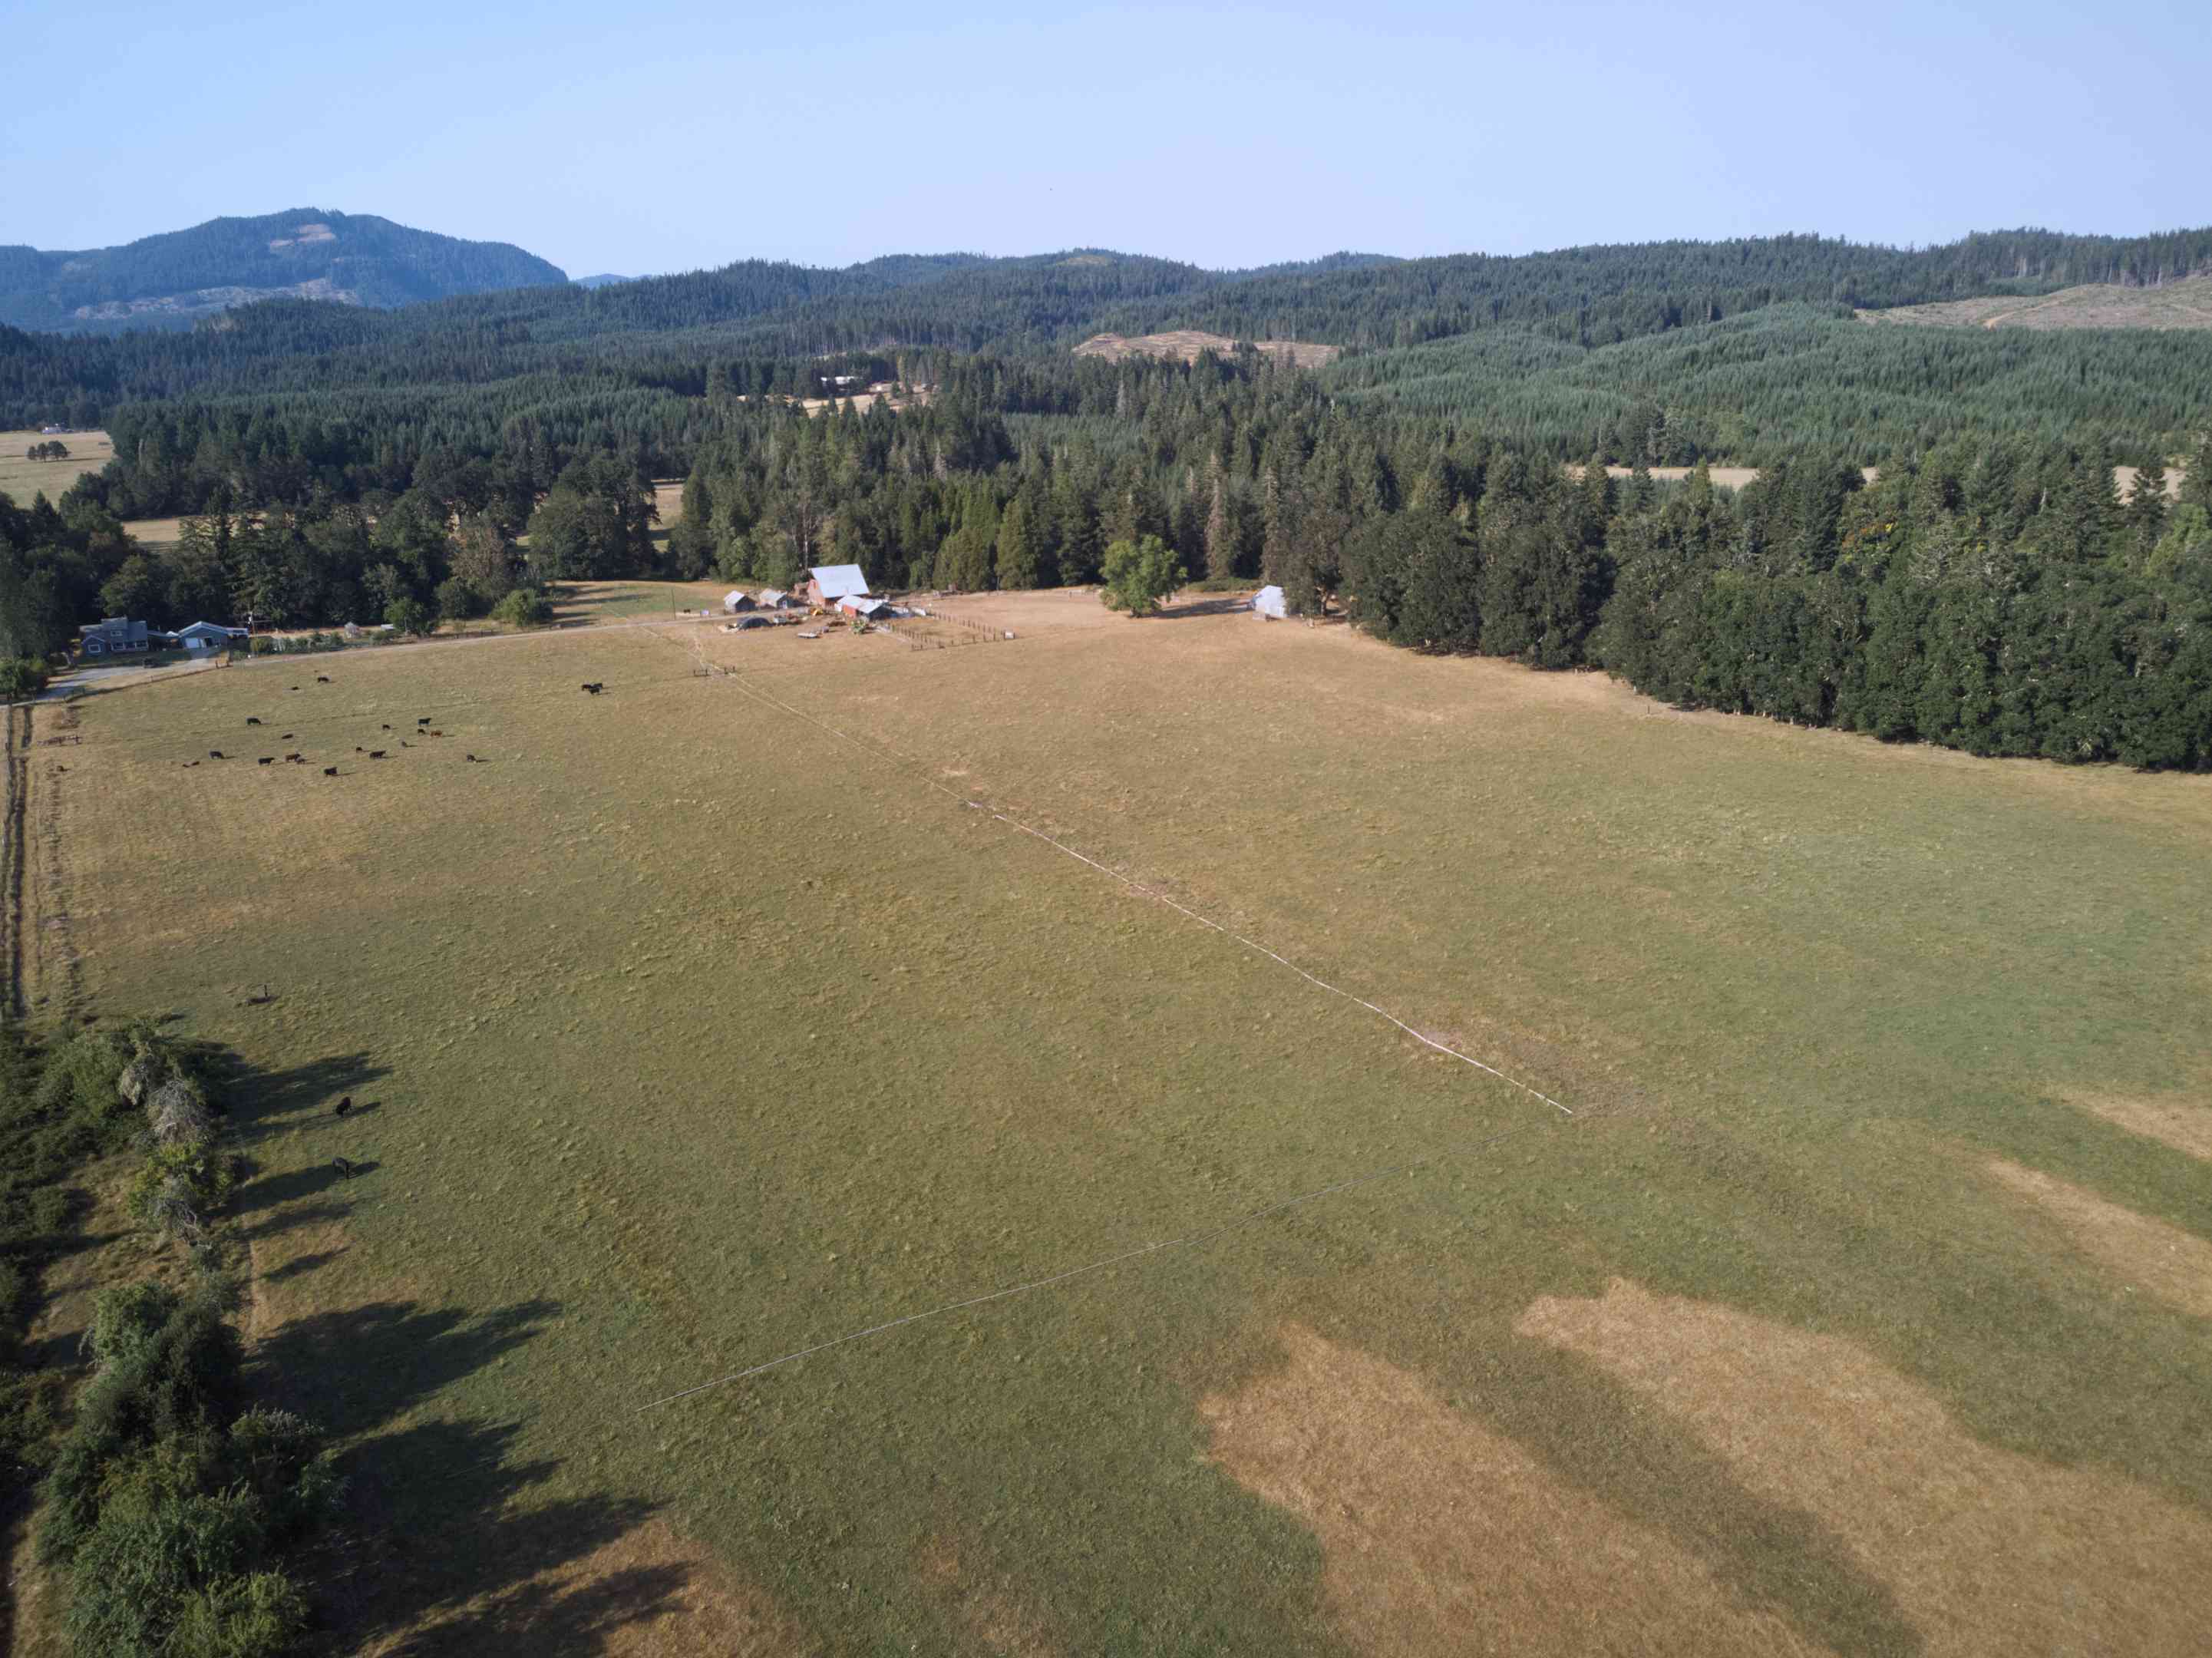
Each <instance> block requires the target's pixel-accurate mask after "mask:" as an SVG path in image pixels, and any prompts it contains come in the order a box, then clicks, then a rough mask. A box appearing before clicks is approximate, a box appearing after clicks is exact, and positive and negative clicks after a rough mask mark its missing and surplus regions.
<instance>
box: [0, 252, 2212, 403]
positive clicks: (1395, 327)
mask: <svg viewBox="0 0 2212 1658" xmlns="http://www.w3.org/2000/svg"><path fill="white" fill-rule="evenodd" d="M2208 267H2212V230H2199V231H2185V232H2176V233H2172V234H2166V235H2160V236H2149V237H2138V238H2131V239H2121V238H2108V237H2075V236H2063V235H2057V234H2052V233H2049V232H2043V231H2016V232H2006V233H2002V234H1994V235H1980V236H1972V237H1968V238H1966V240H1963V241H1960V242H1957V243H1954V244H1951V245H1949V246H1945V247H1939V248H1926V249H1898V248H1886V247H1877V246H1860V245H1857V244H1853V243H1849V242H1842V241H1835V240H1828V239H1825V238H1821V237H1817V236H1779V237H1761V238H1748V239H1744V240H1736V241H1728V242H1662V243H1650V244H1646V245H1642V246H1615V247H1587V248H1571V249H1567V250H1565V251H1562V252H1553V253H1541V254H1533V255H1528V256H1523V257H1521V258H1488V257H1486V256H1483V255H1480V254H1463V255H1453V256H1449V257H1446V258H1429V259H1407V260H1383V259H1375V258H1340V259H1331V260H1322V261H1317V262H1314V263H1312V264H1304V265H1295V266H1286V267H1274V268H1270V269H1268V270H1261V271H1250V272H1221V271H1207V270H1200V269H1199V268H1198V267H1196V266H1193V265H1188V264H1178V263H1176V262H1175V261H1172V260H1165V259H1151V258H1136V257H1132V256H1129V255H1126V254H1118V253H1108V252H1094V251H1082V252H1072V253H1059V254H1049V255H1042V256H1037V257H1033V258H1012V259H981V258H976V257H975V256H972V255H945V256H930V257H900V258H890V259H879V260H873V261H871V262H869V263H867V264H860V265H854V266H852V267H850V268H848V269H847V270H811V269H808V268H806V267H804V266H798V265H791V264H775V263H770V262H765V261H748V262H744V263H742V264H734V265H731V266H728V267H726V268H725V269H723V270H715V271H704V272H696V273H692V274H690V275H686V276H665V277H655V278H653V279H650V280H647V281H643V282H624V283H621V284H618V285H617V286H614V287H611V288H601V289H596V290H588V291H587V290H585V289H580V288H559V287H549V288H520V289H513V290H509V291H507V292H505V293H501V294H494V295H472V296H468V297H465V298H459V299H453V300H447V301H437V302H435V303H431V304H426V305H420V306H413V307H407V308H405V309H404V310H400V311H396V312H388V313H380V312H368V311H360V310H353V309H350V308H348V307H336V306H327V305H313V304H310V303H307V302H305V301H276V302H270V303H267V304H263V305H254V306H247V307H240V309H238V310H236V311H234V312H231V313H228V314H226V315H225V316H223V317H222V318H221V319H216V321H214V322H211V323H207V324H204V325H201V326H199V327H198V328H196V329H195V330H193V331H191V332H190V333H188V334H173V333H155V332H134V333H131V334H126V335H122V336H118V337H109V338H70V339H64V338H55V337H33V336H30V335H27V334H23V333H21V332H19V331H15V330H0V422H10V423H15V424H22V425H28V424H33V423H37V422H39V421H42V420H53V419H60V420H66V421H68V422H70V423H72V424H79V425H90V424H95V423H98V422H100V421H101V420H103V419H105V418H106V416H107V415H108V413H109V411H111V410H113V409H114V408H115V407H117V406H118V405H119V404H122V403H125V402H128V401H133V400H162V399H173V398H184V397H189V396H221V395H230V394H240V393H252V394H267V393H271V392H320V391H335V390H345V389H350V388H363V389H366V388H381V389H390V388H396V387H417V388H422V387H429V386H458V385H483V384H486V383H489V382H491V381H495V380H512V379H514V378H517V377H521V376H532V375H535V376H554V377H562V378H572V377H575V376H579V375H588V374H616V375H618V376H632V375H635V376H636V378H635V379H632V380H630V383H632V384H646V383H653V382H652V377H653V374H654V373H655V372H656V367H655V366H656V364H659V365H663V366H665V365H666V364H668V363H669V362H671V361H679V360H680V361H690V362H694V363H697V362H701V361H704V360H706V359H708V358H709V357H712V356H715V355H726V356H734V357H752V358H773V359H779V360H793V361H803V360H808V359H812V358H815V357H819V356H823V355H839V354H844V353H852V352H863V353H866V352H874V353H878V354H884V353H896V352H898V351H926V350H935V351H940V352H943V351H951V352H972V351H979V350H984V349H989V350H993V351H995V352H999V353H1001V354H1010V355H1022V354H1028V353H1038V354H1047V353H1058V352H1060V351H1064V350H1065V349H1066V348H1067V347H1068V346H1069V345H1071V344H1073V343H1074V342H1075V341H1077V340H1079V339H1080V338H1082V337H1084V336H1085V335H1087V334H1091V333H1096V332H1098V331H1102V330H1111V331H1116V332H1123V333H1146V332H1150V331H1155V330H1158V329H1161V328H1173V327H1192V326H1196V327H1203V328H1209V329H1212V330H1215V331H1219V332H1222V333H1225V334H1228V335H1230V336H1231V337H1241V338H1250V337H1259V338H1267V337H1275V338H1300V339H1309V340H1317V341H1323V342H1328V343H1336V344H1340V345H1347V346H1363V347H1394V346H1405V345H1411V344H1416V343H1421V342H1424V341H1428V340H1433V339H1437V338H1441V337H1447V336H1452V335H1460V334H1466V333H1469V332H1473V331H1480V330H1485V329H1490V328H1496V327H1501V326H1516V325H1517V326H1521V327H1526V328H1529V329H1532V330H1534V331H1538V332H1541V333H1543V334H1545V335H1547V337H1557V338H1561V339H1566V340H1571V341H1573V342H1575V343H1577V344H1581V345H1583V346H1588V347H1597V346H1602V345H1607V344H1611V343H1617V342H1619V341H1621V340H1624V339H1631V338H1635V337H1640V336H1643V335H1646V334H1651V333H1660V332H1665V331H1670V330H1673V329H1677V328H1684V327H1691V326H1695V325H1701V324H1705V323H1711V322H1714V321H1718V320H1721V319H1726V318H1730V317H1735V316H1738V315H1741V314H1742V313H1745V312H1747V311H1753V310H1757V309H1759V308H1762V307H1767V306H1771V305H1775V304H1778V303H1782V302H1784V301H1808V302H1812V303H1816V304H1820V305H1825V306H1832V307H1833V306H1890V305H1902V304H1910V303H1919V302H1924V301H1934V300H1942V299H1956V298H1965V297H1969V296H1972V295H1981V294H1988V293H1993V292H2021V293H2040V292H2047V291H2050V290H2051V289H2053V288H2059V287H2063V286H2066V285H2068V284H2069V283H2075V282H2100V281H2113V282H2148V281H2157V280H2163V279H2166V278H2167V277H2171V276H2180V275H2184V274H2186V273H2187V272H2189V271H2191V270H2203V269H2205V268H2208Z"/></svg>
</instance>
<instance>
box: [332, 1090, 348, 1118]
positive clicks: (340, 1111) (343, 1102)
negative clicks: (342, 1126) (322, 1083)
mask: <svg viewBox="0 0 2212 1658" xmlns="http://www.w3.org/2000/svg"><path fill="white" fill-rule="evenodd" d="M352 1109H353V1096H352V1095H350V1094H347V1095H344V1096H341V1097H340V1099H339V1101H338V1104H337V1110H335V1111H333V1112H331V1115H332V1116H334V1117H343V1115H345V1114H346V1113H347V1112H349V1111H350V1110H352Z"/></svg>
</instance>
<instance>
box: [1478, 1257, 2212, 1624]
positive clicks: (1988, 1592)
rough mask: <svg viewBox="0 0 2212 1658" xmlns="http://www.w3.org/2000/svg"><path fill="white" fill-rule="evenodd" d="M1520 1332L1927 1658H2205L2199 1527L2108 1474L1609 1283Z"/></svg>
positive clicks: (1918, 1393)
mask: <svg viewBox="0 0 2212 1658" xmlns="http://www.w3.org/2000/svg"><path fill="white" fill-rule="evenodd" d="M1517 1328H1518V1330H1519V1332H1520V1333H1522V1334H1523V1335H1526V1336H1532V1337H1534V1338H1535V1339H1539V1340H1542V1341H1547V1342H1550V1343H1551V1344H1553V1345H1555V1346H1559V1347H1563V1348H1565V1349H1567V1350H1568V1351H1572V1352H1576V1353H1579V1354H1581V1355H1583V1357H1586V1358H1588V1359H1589V1360H1591V1361H1592V1362H1594V1363H1597V1364H1599V1365H1601V1366H1602V1367H1603V1368H1604V1369H1605V1370H1608V1371H1610V1372H1612V1373H1613V1375H1614V1376H1617V1377H1619V1378H1620V1380H1621V1381H1622V1382H1625V1383H1626V1384H1627V1385H1628V1386H1629V1387H1630V1388H1632V1389H1633V1390H1635V1391H1636V1392H1638V1393H1639V1394H1643V1395H1644V1396H1645V1397H1646V1398H1648V1399H1650V1400H1652V1401H1653V1402H1655V1403H1656V1404H1657V1405H1658V1406H1660V1407H1661V1408H1662V1409H1663V1410H1665V1411H1667V1412H1668V1413H1669V1414H1670V1415H1672V1416H1674V1417H1675V1418H1678V1419H1679V1420H1680V1421H1681V1422H1682V1423H1683V1424H1686V1426H1687V1427H1688V1428H1689V1429H1690V1430H1691V1431H1692V1432H1693V1433H1695V1434H1696V1435H1697V1436H1699V1438H1700V1439H1701V1440H1703V1441H1704V1442H1705V1444H1706V1445H1707V1446H1708V1447H1709V1448H1711V1450H1712V1451H1713V1452H1714V1454H1715V1455H1717V1456H1719V1457H1720V1458H1722V1459H1723V1461H1725V1462H1726V1463H1727V1464H1728V1465H1729V1469H1730V1470H1731V1472H1732V1473H1734V1474H1735V1477H1736V1478H1737V1479H1739V1480H1741V1482H1742V1484H1743V1485H1745V1486H1746V1487H1747V1489H1748V1490H1750V1491H1753V1492H1755V1493H1756V1494H1758V1495H1759V1496H1761V1497H1765V1498H1767V1499H1769V1500H1771V1501H1775V1502H1779V1503H1788V1504H1790V1505H1792V1506H1794V1507H1798V1508H1802V1509H1807V1510H1808V1511H1810V1512H1811V1513H1812V1514H1814V1515H1815V1516H1817V1517H1818V1518H1819V1519H1820V1521H1822V1523H1824V1524H1825V1525H1826V1526H1827V1527H1830V1528H1831V1529H1832V1531H1833V1532H1834V1533H1836V1534H1837V1536H1838V1537H1839V1538H1840V1539H1841V1540H1842V1541H1843V1544H1844V1547H1845V1548H1846V1549H1847V1550H1849V1551H1850V1553H1851V1554H1852V1555H1853V1556H1855V1557H1856V1558H1857V1560H1858V1561H1859V1562H1860V1563H1861V1564H1862V1565H1863V1567H1864V1569H1865V1570H1868V1571H1869V1572H1870V1573H1871V1574H1873V1575H1874V1576H1877V1577H1879V1578H1881V1580H1882V1581H1883V1582H1886V1583H1887V1584H1888V1586H1889V1587H1890V1588H1891V1590H1892V1591H1893V1593H1894V1594H1895V1595H1896V1597H1897V1600H1898V1603H1899V1607H1900V1609H1901V1610H1902V1612H1904V1614H1905V1617H1906V1618H1908V1619H1911V1622H1912V1623H1913V1624H1914V1625H1916V1626H1917V1628H1918V1629H1919V1630H1920V1631H1922V1633H1923V1635H1924V1636H1925V1637H1926V1639H1927V1643H1928V1647H1927V1650H1928V1651H1929V1654H1931V1655H1942V1654H1970V1653H1971V1654H1991V1655H1996V1654H2014V1653H2021V1652H2053V1651H2067V1652H2085V1653H2086V1652H2104V1653H2127V1654H2133V1655H2144V1658H2148V1655H2155V1654H2168V1653H2171V1654H2183V1653H2196V1652H2200V1651H2202V1650H2203V1629H2202V1618H2201V1615H2200V1613H2199V1612H2198V1610H2197V1608H2198V1607H2199V1606H2201V1605H2202V1603H2203V1600H2204V1599H2205V1597H2206V1595H2207V1594H2212V1524H2209V1523H2208V1522H2207V1521H2205V1520H2204V1519H2203V1516H2201V1515H2196V1514H2192V1513H2191V1512H2189V1511H2188V1510H2186V1509H2182V1508H2179V1507H2178V1506H2176V1505H2175V1504H2173V1503H2170V1502H2168V1501H2166V1499H2165V1498H2164V1497H2160V1496H2159V1495H2157V1494H2156V1493H2155V1492H2154V1491H2149V1490H2148V1489H2146V1488H2145V1487H2143V1486H2142V1485H2137V1484H2136V1483H2134V1482H2133V1481H2131V1480H2128V1479H2122V1478H2120V1477H2118V1476H2117V1475H2114V1474H2110V1473H2100V1472H2095V1471H2092V1470H2086V1469H2069V1468H2057V1467H2051V1466H2049V1465H2047V1464H2045V1463H2042V1462H2039V1461H2035V1460H2033V1458H2030V1457H2026V1456H2021V1455H2016V1454H2015V1453H2013V1452H2010V1451H2003V1450H1998V1449H1996V1448H1992V1447H1990V1446H1988V1445H1984V1444H1983V1443H1982V1442H1980V1441H1979V1440H1978V1439H1976V1438H1974V1437H1973V1436H1972V1435H1971V1434H1969V1433H1967V1432H1966V1430H1964V1429H1962V1428H1961V1427H1960V1425H1959V1424H1957V1423H1956V1422H1955V1421H1954V1420H1953V1419H1952V1418H1951V1416H1950V1414H1949V1412H1947V1411H1945V1410H1944V1409H1943V1407H1942V1406H1941V1405H1939V1404H1938V1403H1936V1400H1934V1398H1932V1397H1931V1396H1930V1395H1929V1393H1928V1391H1927V1390H1926V1389H1925V1388H1922V1387H1921V1386H1920V1385H1919V1384H1917V1382H1912V1381H1911V1380H1909V1379H1908V1378H1906V1377H1905V1376H1900V1375H1899V1374H1898V1373H1897V1372H1896V1371H1894V1370H1891V1369H1890V1368H1889V1367H1888V1366H1887V1365H1885V1364H1882V1363H1880V1362H1879V1361H1877V1360H1875V1359H1874V1358H1872V1357H1869V1355H1868V1354H1867V1353H1865V1352H1864V1351H1862V1350H1861V1349H1859V1348H1858V1347H1857V1346H1855V1345H1852V1344H1851V1343H1850V1342H1847V1341H1844V1340H1841V1339H1838V1338H1836V1337H1833V1336H1824V1335H1814V1334H1811V1333H1807V1332H1805V1331H1802V1330H1795V1329H1791V1328H1790V1327H1787V1326H1784V1325H1780V1324H1775V1323H1771V1322H1769V1321H1765V1320H1764V1319H1759V1318H1754V1317H1753V1316H1752V1315H1749V1314H1747V1313H1741V1312H1738V1311H1736V1310H1735V1309H1731V1308H1728V1307H1723V1306H1719V1305H1716V1304H1714V1303H1706V1302H1696V1301H1687V1300H1676V1299H1673V1298H1670V1297H1661V1296H1655V1295H1652V1294H1651V1293H1650V1292H1649V1291H1645V1290H1644V1289H1641V1288H1639V1287H1638V1286H1637V1285H1635V1284H1629V1283H1626V1282H1624V1281H1622V1280H1620V1279H1618V1278H1616V1279H1614V1280H1613V1283H1612V1284H1609V1285H1608V1286H1607V1290H1606V1293H1605V1295H1604V1297H1602V1298H1601V1299H1596V1300H1588V1301H1582V1300H1568V1299H1563V1298H1550V1297H1547V1298H1546V1299H1544V1300H1541V1301H1539V1302H1537V1303H1534V1305H1533V1306H1531V1307H1530V1308H1529V1309H1528V1311H1527V1312H1526V1313H1525V1314H1523V1315H1522V1318H1521V1321H1520V1323H1519V1325H1518V1327H1517Z"/></svg>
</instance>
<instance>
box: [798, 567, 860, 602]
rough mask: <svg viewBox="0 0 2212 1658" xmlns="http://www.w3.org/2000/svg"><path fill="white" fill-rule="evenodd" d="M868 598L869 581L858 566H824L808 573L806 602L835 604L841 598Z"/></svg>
mask: <svg viewBox="0 0 2212 1658" xmlns="http://www.w3.org/2000/svg"><path fill="white" fill-rule="evenodd" d="M855 595H857V596H859V597H860V598H866V597H867V596H868V579H867V578H866V576H864V575H862V574H860V566H859V565H857V564H823V565H820V566H817V568H812V569H810V570H808V571H807V573H806V601H807V603H808V604H836V602H837V601H838V600H839V599H841V598H852V597H854V596H855Z"/></svg>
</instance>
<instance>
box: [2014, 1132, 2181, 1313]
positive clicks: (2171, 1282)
mask: <svg viewBox="0 0 2212 1658" xmlns="http://www.w3.org/2000/svg"><path fill="white" fill-rule="evenodd" d="M1988 1168H1989V1172H1990V1175H1991V1176H1993V1177H1994V1178H1995V1179H1996V1180H1997V1181H1999V1182H2000V1183H2001V1184H2002V1185H2003V1186H2005V1187H2008V1189H2010V1190H2012V1191H2014V1192H2016V1193H2019V1194H2020V1195H2021V1196H2022V1197H2024V1198H2026V1199H2028V1200H2029V1201H2030V1202H2032V1203H2033V1204H2034V1205H2035V1206H2036V1207H2038V1208H2039V1209H2040V1210H2042V1211H2043V1212H2044V1213H2045V1214H2047V1215H2049V1216H2050V1217H2051V1218H2052V1219H2054V1220H2056V1221H2057V1223H2058V1224H2060V1225H2061V1226H2063V1227H2064V1228H2065V1229H2066V1233H2067V1236H2069V1237H2071V1238H2072V1239H2073V1240H2074V1243H2075V1247H2076V1248H2079V1249H2080V1250H2081V1253H2082V1254H2086V1255H2088V1256H2089V1257H2091V1258H2092V1259H2093V1260H2098V1261H2100V1262H2102V1263H2103V1264H2104V1265H2105V1266H2107V1267H2110V1268H2111V1269H2112V1271H2113V1272H2117V1273H2118V1274H2119V1275H2120V1276H2121V1277H2122V1278H2125V1279H2126V1280H2127V1281H2128V1283H2129V1284H2130V1286H2132V1287H2134V1288H2136V1289H2140V1290H2142V1291H2143V1292H2144V1293H2145V1294H2146V1295H2151V1296H2155V1297H2157V1298H2158V1299H2159V1300H2160V1301H2162V1302H2165V1303H2166V1304H2167V1305H2168V1306H2171V1307H2179V1309H2181V1310H2182V1311H2183V1312H2185V1313H2194V1314H2195V1315H2197V1317H2199V1318H2212V1243H2207V1242H2204V1240H2203V1239H2202V1238H2200V1237H2196V1236H2191V1234H2189V1233H2187V1232H2185V1231H2183V1230H2181V1229H2180V1228H2179V1227H2178V1226H2169V1225H2167V1224H2166V1223H2165V1222H2164V1221H2162V1220H2153V1219H2152V1218H2150V1217H2149V1216H2148V1215H2138V1214H2137V1213H2136V1212H2135V1211H2134V1210H2132V1209H2124V1208H2122V1207H2121V1206H2119V1205H2118V1204H2117V1203H2110V1202H2107V1201H2106V1199H2103V1198H2100V1197H2099V1196H2097V1195H2096V1194H2095V1193H2092V1192H2085V1191H2083V1190H2082V1189H2081V1187H2078V1186H2069V1185H2068V1184H2067V1183H2066V1182H2065V1181H2062V1180H2053V1179H2052V1178H2051V1176H2050V1175H2046V1174H2045V1173H2043V1172H2042V1171H2041V1170H2040V1169H2024V1168H2022V1167H2021V1165H2020V1164H2018V1163H2007V1162H2006V1161H2004V1159H2003V1158H2002V1157H1992V1158H1991V1159H1990V1163H1989V1164H1988Z"/></svg>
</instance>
